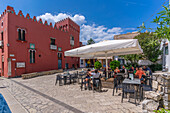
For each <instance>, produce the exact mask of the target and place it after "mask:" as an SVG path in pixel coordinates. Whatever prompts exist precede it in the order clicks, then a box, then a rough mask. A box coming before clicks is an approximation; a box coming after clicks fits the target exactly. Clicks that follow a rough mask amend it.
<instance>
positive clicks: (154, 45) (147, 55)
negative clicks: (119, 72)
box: [121, 33, 162, 65]
mask: <svg viewBox="0 0 170 113" xmlns="http://www.w3.org/2000/svg"><path fill="white" fill-rule="evenodd" d="M135 39H138V41H139V44H140V46H141V48H142V49H143V54H133V55H123V56H121V57H123V58H124V59H125V60H127V61H130V62H131V64H132V65H136V64H137V63H138V61H139V60H140V59H146V60H149V61H151V62H153V63H155V62H156V61H158V57H159V55H161V53H162V51H161V50H160V46H161V41H160V40H159V39H158V38H157V37H156V36H155V35H154V34H153V33H140V35H138V36H136V37H135Z"/></svg>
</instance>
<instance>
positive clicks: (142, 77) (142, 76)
mask: <svg viewBox="0 0 170 113" xmlns="http://www.w3.org/2000/svg"><path fill="white" fill-rule="evenodd" d="M145 76H146V74H145V72H144V71H143V70H142V67H140V68H139V70H137V72H136V74H135V77H136V78H139V79H140V80H141V81H145Z"/></svg>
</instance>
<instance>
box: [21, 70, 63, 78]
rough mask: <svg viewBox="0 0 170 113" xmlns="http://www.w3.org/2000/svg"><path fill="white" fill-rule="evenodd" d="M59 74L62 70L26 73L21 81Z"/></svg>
mask: <svg viewBox="0 0 170 113" xmlns="http://www.w3.org/2000/svg"><path fill="white" fill-rule="evenodd" d="M60 72H63V69H59V70H51V71H43V72H35V73H27V74H22V75H21V77H22V78H23V79H29V78H33V77H37V76H42V75H51V74H55V73H60Z"/></svg>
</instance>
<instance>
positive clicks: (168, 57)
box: [166, 41, 170, 72]
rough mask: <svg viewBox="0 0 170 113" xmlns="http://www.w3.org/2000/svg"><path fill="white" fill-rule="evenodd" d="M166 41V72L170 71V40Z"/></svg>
mask: <svg viewBox="0 0 170 113" xmlns="http://www.w3.org/2000/svg"><path fill="white" fill-rule="evenodd" d="M167 42H168V55H166V67H167V68H168V72H170V42H169V41H167Z"/></svg>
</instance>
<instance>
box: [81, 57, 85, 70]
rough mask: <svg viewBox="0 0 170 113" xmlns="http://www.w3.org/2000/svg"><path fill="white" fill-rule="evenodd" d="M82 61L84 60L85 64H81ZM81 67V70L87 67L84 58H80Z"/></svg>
mask: <svg viewBox="0 0 170 113" xmlns="http://www.w3.org/2000/svg"><path fill="white" fill-rule="evenodd" d="M81 60H83V64H81ZM80 67H81V68H84V67H86V64H85V61H84V59H83V58H80Z"/></svg>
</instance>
